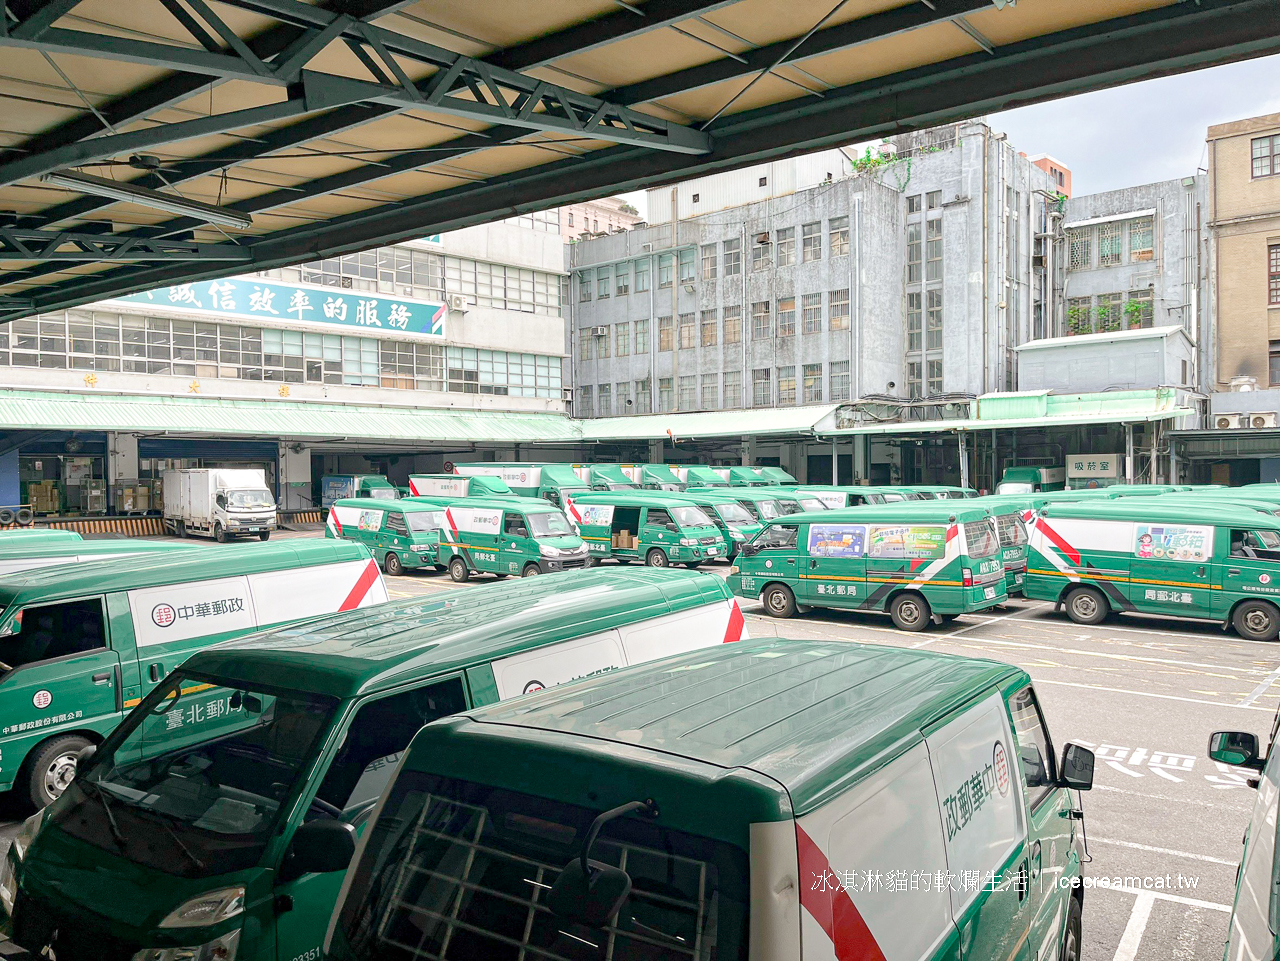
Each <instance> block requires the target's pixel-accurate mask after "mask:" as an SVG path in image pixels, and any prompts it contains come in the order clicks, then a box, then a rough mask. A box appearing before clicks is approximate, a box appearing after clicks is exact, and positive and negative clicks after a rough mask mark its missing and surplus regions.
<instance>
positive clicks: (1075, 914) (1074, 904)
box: [1060, 898, 1080, 961]
mask: <svg viewBox="0 0 1280 961" xmlns="http://www.w3.org/2000/svg"><path fill="white" fill-rule="evenodd" d="M1060 961H1080V899H1079V898H1071V899H1069V904H1068V906H1067V926H1066V930H1065V931H1064V932H1063V934H1062V954H1061V955H1060Z"/></svg>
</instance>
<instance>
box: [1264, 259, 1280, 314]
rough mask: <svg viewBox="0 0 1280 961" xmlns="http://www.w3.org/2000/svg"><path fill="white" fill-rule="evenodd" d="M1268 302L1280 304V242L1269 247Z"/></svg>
mask: <svg viewBox="0 0 1280 961" xmlns="http://www.w3.org/2000/svg"><path fill="white" fill-rule="evenodd" d="M1267 303H1269V304H1280V244H1272V245H1271V246H1270V247H1268V248H1267Z"/></svg>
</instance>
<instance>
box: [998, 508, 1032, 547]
mask: <svg viewBox="0 0 1280 961" xmlns="http://www.w3.org/2000/svg"><path fill="white" fill-rule="evenodd" d="M996 530H997V532H998V533H999V534H1000V546H1001V547H1021V546H1022V545H1023V544H1025V543H1026V542H1027V527H1026V525H1025V524H1023V523H1022V518H1021V517H1019V516H1018V515H1017V514H1000V515H999V516H997V517H996Z"/></svg>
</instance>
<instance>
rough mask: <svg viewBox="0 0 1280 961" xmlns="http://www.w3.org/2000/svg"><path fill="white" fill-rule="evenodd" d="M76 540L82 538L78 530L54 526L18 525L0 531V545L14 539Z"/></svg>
mask: <svg viewBox="0 0 1280 961" xmlns="http://www.w3.org/2000/svg"><path fill="white" fill-rule="evenodd" d="M78 540H83V538H82V537H81V536H80V534H79V532H78V531H64V530H60V529H59V528H56V527H20V528H16V529H14V528H10V529H9V530H3V531H0V546H3V545H4V544H6V543H9V542H14V541H78Z"/></svg>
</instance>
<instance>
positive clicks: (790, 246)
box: [778, 227, 796, 267]
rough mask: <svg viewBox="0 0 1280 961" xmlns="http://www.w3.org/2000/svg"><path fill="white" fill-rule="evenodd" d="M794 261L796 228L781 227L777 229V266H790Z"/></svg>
mask: <svg viewBox="0 0 1280 961" xmlns="http://www.w3.org/2000/svg"><path fill="white" fill-rule="evenodd" d="M795 262H796V228H795V227H783V228H782V229H781V230H779V231H778V266H779V267H790V266H791V265H792V264H794V263H795Z"/></svg>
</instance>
